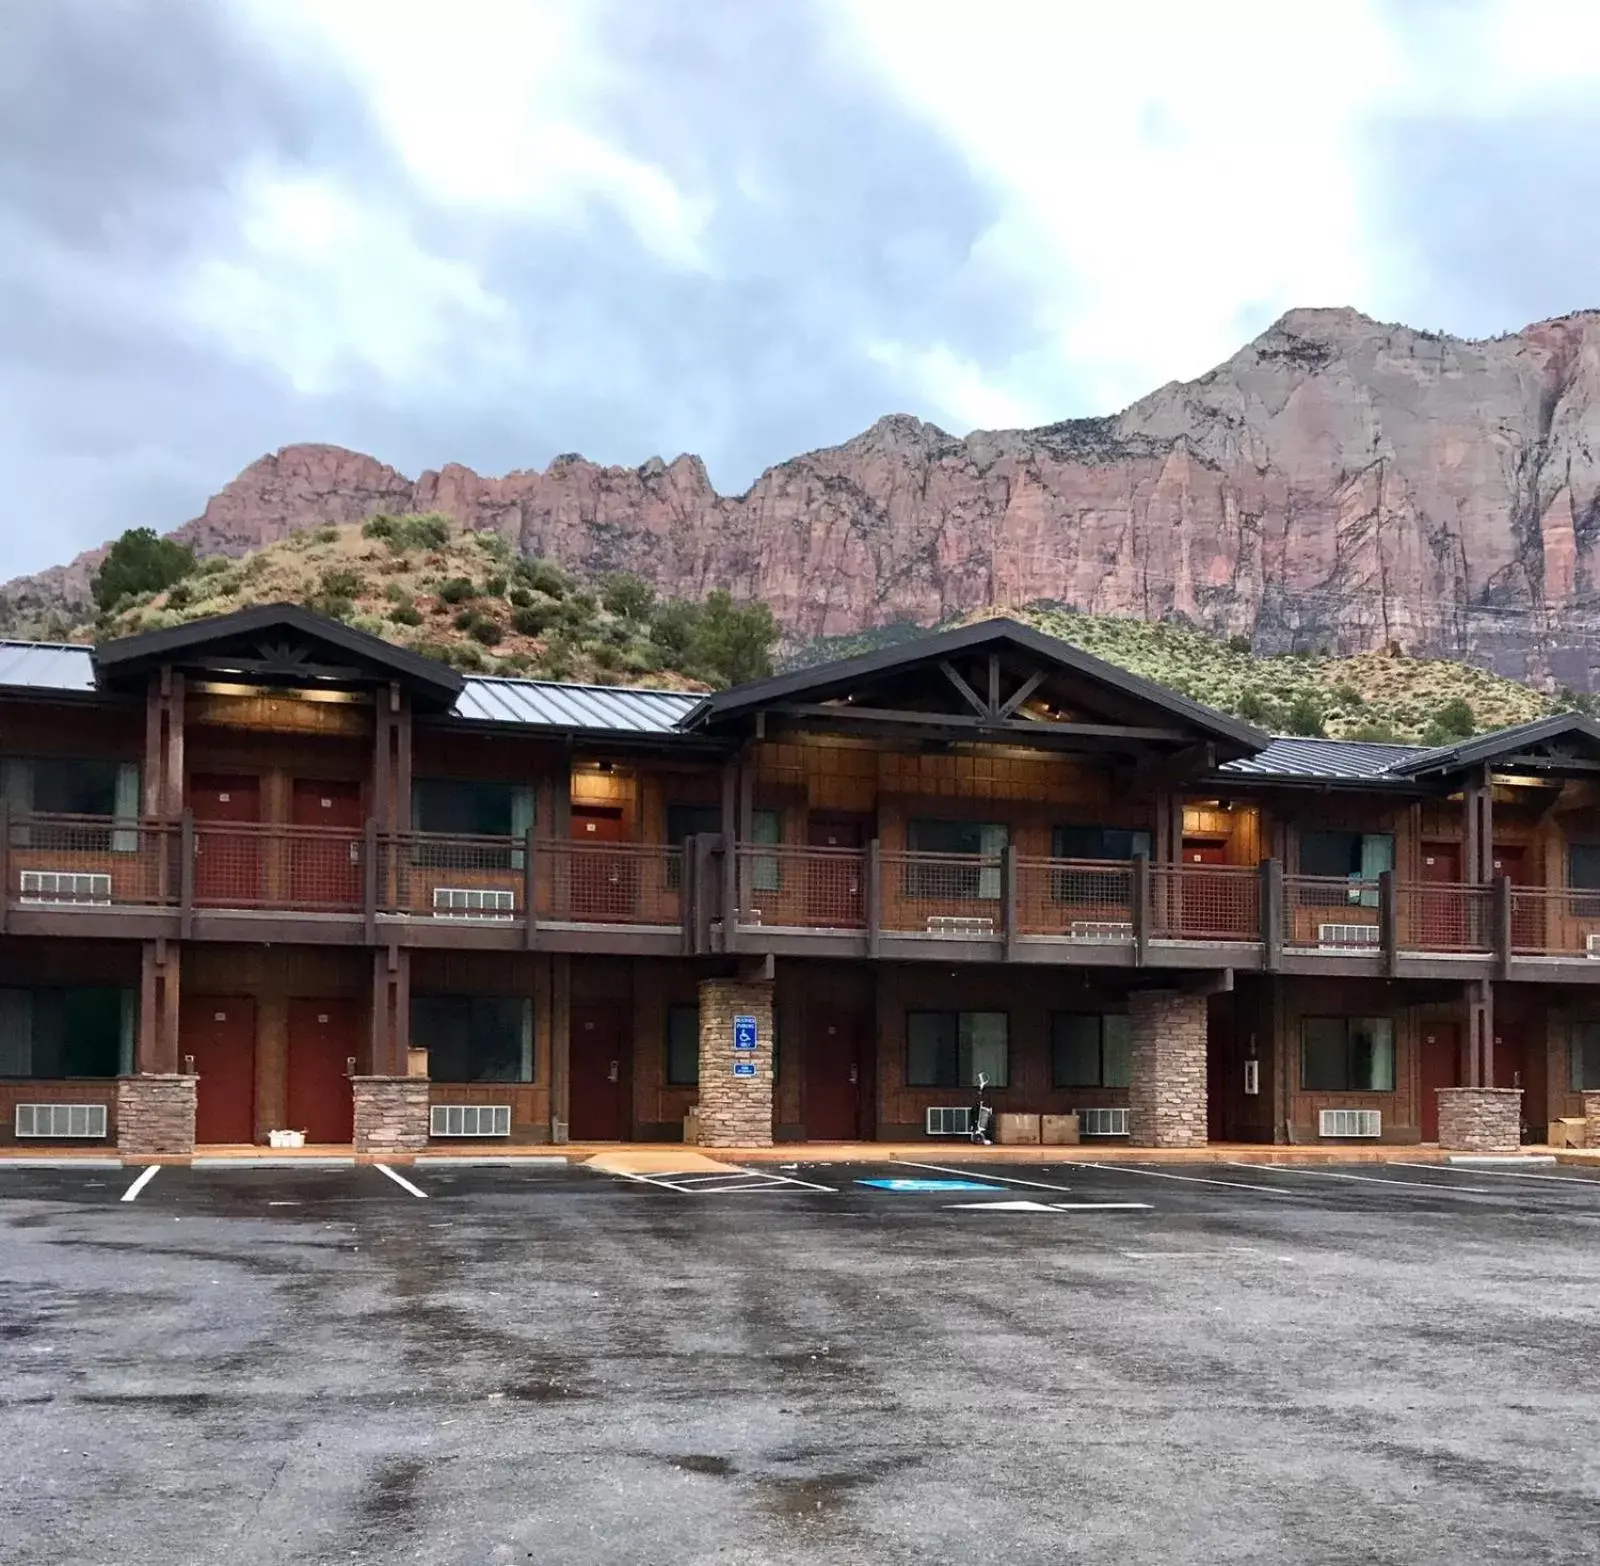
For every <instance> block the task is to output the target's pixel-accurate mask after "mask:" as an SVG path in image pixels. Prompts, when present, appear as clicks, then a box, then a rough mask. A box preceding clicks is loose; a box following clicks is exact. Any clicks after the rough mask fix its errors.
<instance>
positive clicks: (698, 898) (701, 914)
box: [686, 832, 717, 952]
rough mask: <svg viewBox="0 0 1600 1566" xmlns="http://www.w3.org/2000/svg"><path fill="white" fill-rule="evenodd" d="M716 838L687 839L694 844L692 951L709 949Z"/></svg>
mask: <svg viewBox="0 0 1600 1566" xmlns="http://www.w3.org/2000/svg"><path fill="white" fill-rule="evenodd" d="M716 841H717V840H716V838H715V837H714V836H713V835H712V834H711V833H709V832H701V833H697V834H696V835H695V836H694V837H692V838H690V839H689V842H691V843H693V844H694V859H695V865H694V888H695V898H694V913H695V922H694V949H695V951H696V952H709V951H710V950H711V949H712V948H711V925H712V919H713V910H712V904H713V902H714V900H715V895H716V886H717V883H716V879H715V875H714V870H713V866H712V857H713V856H712V852H711V851H712V849H713V847H714V846H715V845H716ZM686 846H687V845H686Z"/></svg>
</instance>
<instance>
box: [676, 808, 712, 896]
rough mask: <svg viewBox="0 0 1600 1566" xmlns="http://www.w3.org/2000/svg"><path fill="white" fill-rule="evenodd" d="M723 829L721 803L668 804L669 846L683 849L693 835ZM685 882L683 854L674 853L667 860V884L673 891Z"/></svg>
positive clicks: (701, 834)
mask: <svg viewBox="0 0 1600 1566" xmlns="http://www.w3.org/2000/svg"><path fill="white" fill-rule="evenodd" d="M721 830H722V807H721V806H720V805H668V806H667V846H668V847H669V848H676V849H680V850H681V849H682V848H683V845H684V844H685V843H686V842H687V841H688V840H689V839H690V838H691V837H700V836H703V835H704V834H706V833H712V832H720V831H721ZM682 884H683V856H682V854H681V853H678V854H674V855H673V856H672V857H671V858H670V859H669V860H668V861H667V886H668V888H669V889H670V890H672V891H677V889H678V888H679V887H680V886H681V885H682Z"/></svg>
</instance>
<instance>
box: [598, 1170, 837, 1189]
mask: <svg viewBox="0 0 1600 1566" xmlns="http://www.w3.org/2000/svg"><path fill="white" fill-rule="evenodd" d="M616 1173H618V1174H619V1175H620V1176H621V1177H622V1178H623V1179H624V1180H632V1181H633V1183H634V1184H635V1185H653V1186H658V1187H659V1188H660V1189H661V1190H663V1191H676V1192H677V1193H678V1195H679V1196H735V1195H737V1194H738V1193H739V1192H741V1191H823V1192H826V1194H827V1195H829V1196H837V1195H838V1194H839V1193H838V1189H837V1187H835V1186H831V1185H818V1184H817V1183H816V1181H814V1180H797V1179H796V1178H795V1177H794V1176H793V1175H784V1174H765V1173H763V1172H762V1171H760V1170H757V1169H729V1170H728V1171H727V1172H726V1173H725V1174H696V1173H689V1172H687V1171H685V1172H683V1173H680V1174H674V1173H672V1172H671V1171H670V1170H669V1171H667V1172H665V1173H662V1174H635V1173H633V1172H631V1171H628V1170H617V1171H616Z"/></svg>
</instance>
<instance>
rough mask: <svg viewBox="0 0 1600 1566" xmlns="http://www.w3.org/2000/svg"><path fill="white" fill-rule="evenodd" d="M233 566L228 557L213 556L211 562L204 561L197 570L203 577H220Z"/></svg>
mask: <svg viewBox="0 0 1600 1566" xmlns="http://www.w3.org/2000/svg"><path fill="white" fill-rule="evenodd" d="M232 564H233V562H232V561H231V560H230V559H229V558H228V557H227V556H226V555H213V556H212V557H211V558H210V559H209V560H202V561H201V562H200V564H199V565H198V566H197V567H196V568H195V569H196V570H197V572H198V573H199V574H200V575H201V576H220V575H221V574H222V573H223V572H224V571H226V570H227V569H228V568H229V567H230V566H231V565H232Z"/></svg>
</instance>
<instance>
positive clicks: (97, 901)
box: [0, 815, 1600, 982]
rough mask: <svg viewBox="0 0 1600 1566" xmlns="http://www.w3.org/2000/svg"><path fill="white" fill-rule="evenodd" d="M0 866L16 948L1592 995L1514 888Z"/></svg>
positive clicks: (382, 861)
mask: <svg viewBox="0 0 1600 1566" xmlns="http://www.w3.org/2000/svg"><path fill="white" fill-rule="evenodd" d="M0 854H3V859H4V865H3V884H4V887H5V897H4V900H3V902H0V928H3V929H7V930H10V931H12V932H14V933H23V934H30V933H32V934H74V935H79V934H81V935H86V936H120V937H126V938H138V937H141V936H143V937H152V936H155V935H167V936H181V937H188V938H196V939H217V940H252V939H255V940H295V941H307V942H318V941H327V942H344V943H348V944H374V943H378V942H384V941H398V942H401V943H403V944H409V945H442V946H480V947H491V948H494V947H502V948H516V947H522V948H531V947H535V946H537V947H541V948H546V949H550V950H568V951H618V952H636V953H640V954H659V955H672V954H682V953H711V952H729V951H741V952H750V953H763V952H774V953H779V954H789V955H817V956H844V957H851V956H881V957H886V958H897V959H899V958H904V959H932V960H939V959H941V958H944V959H950V960H966V961H1009V962H1023V963H1027V962H1047V963H1068V964H1072V963H1078V964H1084V965H1100V966H1129V967H1139V966H1149V967H1196V968H1198V967H1208V968H1217V967H1232V968H1239V969H1243V970H1249V969H1265V970H1271V971H1282V972H1291V973H1293V972H1302V973H1313V972H1327V973H1350V974H1390V975H1398V976H1402V977H1403V976H1417V977H1429V976H1444V975H1450V974H1457V975H1459V976H1461V977H1491V976H1494V975H1496V974H1498V975H1500V976H1513V975H1514V976H1515V977H1518V978H1537V977H1541V976H1543V977H1552V976H1555V975H1556V974H1558V973H1559V975H1560V976H1561V977H1562V978H1563V979H1565V980H1568V981H1571V980H1578V981H1587V980H1589V979H1590V978H1591V977H1592V979H1593V981H1594V982H1600V962H1595V961H1593V959H1594V958H1596V957H1600V891H1582V890H1568V889H1555V890H1549V889H1545V888H1535V887H1513V886H1511V885H1510V884H1509V883H1508V882H1506V881H1505V880H1503V879H1502V880H1500V881H1497V882H1495V883H1493V884H1492V885H1488V886H1479V885H1441V884H1438V883H1406V882H1396V881H1395V880H1394V879H1393V877H1392V876H1391V875H1384V876H1380V877H1377V878H1375V879H1373V880H1366V881H1363V880H1344V879H1335V878H1322V877H1314V876H1286V875H1284V874H1283V873H1282V869H1281V866H1279V865H1278V864H1277V863H1276V862H1274V861H1267V862H1265V863H1263V864H1262V865H1260V866H1255V867H1236V866H1228V865H1183V864H1179V865H1158V864H1152V863H1150V862H1149V861H1145V860H1133V861H1116V860H1071V859H1048V858H1038V857H1031V856H1027V855H1021V854H1018V853H1017V851H1016V850H1015V849H1008V850H1007V851H1006V852H1004V853H1001V854H996V855H989V856H984V855H962V854H922V853H907V852H898V851H896V852H889V851H880V849H879V848H878V846H877V845H876V844H873V845H871V846H869V847H867V848H865V849H860V850H856V849H835V848H803V847H796V846H790V845H777V844H773V845H766V844H762V845H756V844H740V845H737V846H736V847H735V848H734V850H733V852H732V854H731V855H729V854H728V853H727V852H725V849H724V844H723V841H722V839H721V838H720V837H715V836H701V837H696V838H691V839H689V841H688V842H687V843H686V844H685V845H684V846H683V847H682V848H676V847H668V846H666V845H661V844H621V843H587V842H566V841H560V842H557V841H552V840H550V839H545V838H539V837H537V836H535V835H534V834H532V833H530V834H527V835H526V836H523V837H518V838H510V837H503V838H502V837H466V836H455V835H447V834H441V833H425V832H410V831H404V832H395V831H380V830H379V829H378V828H377V826H376V825H375V824H372V823H369V824H368V825H367V826H366V827H365V828H364V829H363V830H360V831H351V830H341V829H336V828H325V827H301V826H290V825H260V826H257V825H246V824H237V823H205V822H196V821H194V820H193V819H190V818H185V819H184V820H182V821H178V822H156V821H136V820H113V819H110V818H103V817H85V816H46V815H27V816H16V817H12V818H10V819H9V820H7V821H6V823H5V827H4V831H3V832H0ZM725 910H731V911H732V917H731V918H726V917H725V916H724V911H725Z"/></svg>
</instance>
